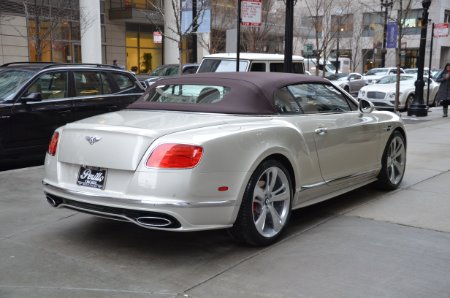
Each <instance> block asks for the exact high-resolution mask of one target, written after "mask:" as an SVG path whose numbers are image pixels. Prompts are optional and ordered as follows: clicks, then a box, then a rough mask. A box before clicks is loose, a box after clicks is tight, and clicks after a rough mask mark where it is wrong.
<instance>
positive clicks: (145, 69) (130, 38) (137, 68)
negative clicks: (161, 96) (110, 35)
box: [126, 24, 162, 73]
mask: <svg viewBox="0 0 450 298" xmlns="http://www.w3.org/2000/svg"><path fill="white" fill-rule="evenodd" d="M155 31H157V28H155V27H154V26H152V25H144V24H127V25H126V49H127V66H126V67H127V69H128V70H130V71H133V72H135V73H150V72H152V70H154V69H155V68H156V67H158V66H159V65H161V63H162V44H160V43H155V42H154V40H153V32H155Z"/></svg>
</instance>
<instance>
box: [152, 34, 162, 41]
mask: <svg viewBox="0 0 450 298" xmlns="http://www.w3.org/2000/svg"><path fill="white" fill-rule="evenodd" d="M153 42H154V43H162V34H161V32H158V31H155V32H153Z"/></svg>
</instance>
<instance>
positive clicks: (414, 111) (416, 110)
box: [408, 0, 431, 117]
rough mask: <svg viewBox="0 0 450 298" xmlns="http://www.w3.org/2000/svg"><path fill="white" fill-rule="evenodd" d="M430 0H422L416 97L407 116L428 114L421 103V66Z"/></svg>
mask: <svg viewBox="0 0 450 298" xmlns="http://www.w3.org/2000/svg"><path fill="white" fill-rule="evenodd" d="M430 5H431V0H423V1H422V7H423V13H422V29H421V31H420V47H419V59H418V60H417V66H418V71H417V80H416V83H415V86H416V92H415V93H416V97H415V98H414V102H413V103H412V104H411V106H410V107H408V116H417V117H424V116H427V115H428V110H427V106H426V105H425V104H424V103H423V87H424V86H425V83H424V81H423V67H424V64H425V46H426V42H427V40H426V39H427V27H428V9H429V8H430Z"/></svg>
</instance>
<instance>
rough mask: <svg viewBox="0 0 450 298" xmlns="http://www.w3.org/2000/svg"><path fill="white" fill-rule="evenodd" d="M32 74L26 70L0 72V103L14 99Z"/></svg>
mask: <svg viewBox="0 0 450 298" xmlns="http://www.w3.org/2000/svg"><path fill="white" fill-rule="evenodd" d="M33 74H34V72H32V71H27V70H4V71H1V72H0V102H1V101H7V100H10V99H12V98H13V97H14V95H15V94H16V92H17V91H18V90H19V89H20V87H22V86H23V84H24V83H25V82H26V81H28V80H29V79H30V78H31V77H32V76H33Z"/></svg>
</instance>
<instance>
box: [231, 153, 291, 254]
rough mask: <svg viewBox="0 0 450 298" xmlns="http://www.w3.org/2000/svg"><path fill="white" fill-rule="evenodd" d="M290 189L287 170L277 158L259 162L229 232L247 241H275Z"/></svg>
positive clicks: (284, 218)
mask: <svg viewBox="0 0 450 298" xmlns="http://www.w3.org/2000/svg"><path fill="white" fill-rule="evenodd" d="M292 193H293V191H292V183H291V178H290V176H289V172H288V171H287V170H286V168H285V167H284V166H283V165H282V164H281V163H280V162H278V161H276V160H267V161H264V162H263V163H261V164H260V165H259V166H258V167H257V168H256V170H255V172H254V173H253V175H252V177H251V178H250V181H249V182H248V184H247V187H246V190H245V192H244V196H243V199H242V203H241V207H240V210H239V214H238V217H237V219H236V222H235V224H234V226H233V227H232V228H231V230H230V232H231V235H232V236H233V237H234V238H235V239H236V240H238V241H240V242H244V243H247V244H251V245H269V244H271V243H273V242H275V241H276V240H277V239H278V238H279V237H280V235H281V234H282V232H283V231H284V229H285V228H286V224H287V222H288V219H289V216H290V213H291V200H292Z"/></svg>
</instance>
